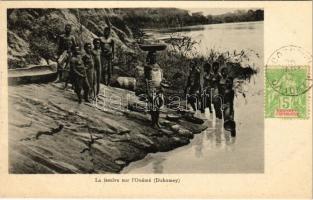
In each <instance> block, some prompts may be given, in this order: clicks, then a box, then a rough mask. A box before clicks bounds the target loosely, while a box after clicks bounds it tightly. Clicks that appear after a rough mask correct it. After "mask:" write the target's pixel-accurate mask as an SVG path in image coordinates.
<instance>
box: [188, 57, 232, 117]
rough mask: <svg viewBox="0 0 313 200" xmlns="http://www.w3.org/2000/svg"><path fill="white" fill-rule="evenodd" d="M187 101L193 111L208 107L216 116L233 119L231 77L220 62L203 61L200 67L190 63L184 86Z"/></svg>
mask: <svg viewBox="0 0 313 200" xmlns="http://www.w3.org/2000/svg"><path fill="white" fill-rule="evenodd" d="M185 92H186V94H187V102H188V103H189V104H190V105H191V107H192V108H193V110H194V111H196V110H201V112H202V113H204V112H205V108H209V110H210V113H212V112H213V108H212V104H213V106H214V111H215V115H216V118H219V119H222V118H223V119H224V120H225V121H226V120H233V119H234V95H235V92H234V90H233V78H232V77H231V76H229V72H228V69H227V68H226V67H225V66H224V65H222V64H221V63H220V62H213V63H209V62H207V63H205V64H204V65H203V66H202V69H201V67H199V66H197V65H196V64H195V63H193V64H192V66H191V70H190V73H189V77H188V81H187V86H186V91H185Z"/></svg>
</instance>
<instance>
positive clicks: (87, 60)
mask: <svg viewBox="0 0 313 200" xmlns="http://www.w3.org/2000/svg"><path fill="white" fill-rule="evenodd" d="M84 50H85V52H86V54H85V55H84V56H83V61H84V65H85V67H86V74H87V81H88V85H89V96H90V97H92V98H95V70H94V60H93V56H92V47H91V44H90V43H85V45H84Z"/></svg>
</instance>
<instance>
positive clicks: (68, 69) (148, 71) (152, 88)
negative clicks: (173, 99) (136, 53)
mask: <svg viewBox="0 0 313 200" xmlns="http://www.w3.org/2000/svg"><path fill="white" fill-rule="evenodd" d="M110 35H111V29H110V26H107V27H105V28H104V30H103V36H102V37H99V38H94V39H93V41H92V43H91V42H86V43H84V45H83V49H84V53H82V50H81V47H80V45H78V44H77V42H76V39H75V37H74V36H73V34H72V27H71V25H70V24H67V25H66V26H65V33H64V34H62V35H60V37H59V50H58V56H59V58H58V80H59V81H64V82H65V88H66V87H67V85H68V83H71V84H72V87H73V89H74V91H75V92H76V94H77V97H78V102H79V103H81V102H82V94H81V92H82V90H83V91H84V95H83V98H84V100H85V101H86V102H90V99H95V98H97V96H98V95H99V92H100V82H104V84H106V85H110V82H111V76H112V59H113V57H114V40H113V39H112V38H111V36H110ZM144 75H145V80H146V84H147V85H146V86H147V87H146V88H147V91H146V93H147V96H148V100H149V102H150V103H149V105H150V114H151V119H152V126H153V127H154V128H156V129H159V128H160V125H159V112H160V108H161V107H162V106H163V105H164V98H163V89H164V87H166V84H164V82H163V81H164V80H163V71H162V69H161V68H160V66H159V65H158V64H157V63H156V52H155V51H150V52H148V55H147V62H146V65H145V67H144ZM185 92H186V94H187V102H188V103H189V104H190V105H191V107H192V108H193V110H194V111H196V110H198V109H199V108H200V110H201V112H204V111H205V109H206V108H209V110H210V112H211V113H212V112H213V108H212V106H211V105H212V104H213V106H214V110H215V115H216V117H217V118H220V119H222V118H223V119H224V120H233V119H234V108H233V106H234V105H233V102H234V90H233V78H232V77H230V76H229V73H228V70H227V68H226V67H222V66H221V63H220V62H213V63H205V64H204V65H203V66H202V67H200V66H199V65H197V64H196V63H192V65H191V69H190V73H189V77H188V80H187V85H186V91H185Z"/></svg>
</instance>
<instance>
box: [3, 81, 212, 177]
mask: <svg viewBox="0 0 313 200" xmlns="http://www.w3.org/2000/svg"><path fill="white" fill-rule="evenodd" d="M62 87H63V84H54V83H52V84H30V85H21V86H10V87H9V162H10V163H9V171H10V173H16V174H25V173H26V174H33V173H66V174H67V173H118V172H119V171H121V170H122V169H123V167H125V166H126V165H128V164H129V163H130V162H132V161H136V160H139V159H142V158H144V157H145V156H146V155H147V154H148V153H151V152H158V151H169V150H172V149H174V148H176V147H179V146H182V145H186V144H188V143H189V141H190V139H191V138H192V137H193V134H194V133H199V132H201V131H202V130H204V129H206V128H207V123H206V122H205V123H204V124H202V125H197V124H193V123H190V122H186V121H183V120H181V121H179V122H177V123H175V124H174V123H173V122H169V121H167V120H165V114H162V115H161V122H162V124H163V126H164V127H165V129H166V130H165V131H163V132H158V131H156V130H154V129H152V128H151V127H150V117H149V115H148V114H147V113H141V112H135V111H130V110H129V109H127V105H126V104H125V102H124V101H121V99H128V101H130V102H131V103H133V104H134V103H135V104H137V103H138V104H140V102H139V100H138V98H137V97H136V96H135V95H134V93H133V92H130V91H127V90H123V89H117V88H111V87H106V86H102V91H104V90H105V94H104V95H101V96H100V98H99V101H98V102H97V106H95V105H94V104H86V103H82V104H78V103H77V98H76V95H75V94H74V92H73V91H72V90H71V89H67V90H63V89H62ZM128 103H129V102H128ZM104 104H106V105H104Z"/></svg>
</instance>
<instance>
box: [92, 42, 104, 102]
mask: <svg viewBox="0 0 313 200" xmlns="http://www.w3.org/2000/svg"><path fill="white" fill-rule="evenodd" d="M100 44H101V41H100V39H99V38H95V39H94V40H93V46H94V48H93V50H92V55H93V60H94V70H95V89H94V90H95V95H96V96H98V95H99V92H100V82H101V76H102V68H101V48H100Z"/></svg>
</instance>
